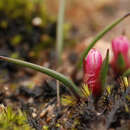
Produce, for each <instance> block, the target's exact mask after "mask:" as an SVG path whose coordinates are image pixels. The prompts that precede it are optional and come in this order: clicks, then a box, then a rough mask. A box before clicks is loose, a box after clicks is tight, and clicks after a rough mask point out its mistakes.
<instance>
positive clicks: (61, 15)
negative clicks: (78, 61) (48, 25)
mask: <svg viewBox="0 0 130 130" xmlns="http://www.w3.org/2000/svg"><path fill="white" fill-rule="evenodd" d="M59 2H60V5H59V14H58V22H57V23H58V24H57V41H56V50H57V60H58V63H60V62H61V54H62V49H63V25H64V12H65V3H66V0H60V1H59Z"/></svg>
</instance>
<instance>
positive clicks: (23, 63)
mask: <svg viewBox="0 0 130 130" xmlns="http://www.w3.org/2000/svg"><path fill="white" fill-rule="evenodd" d="M0 59H1V60H5V61H8V62H11V63H14V64H17V65H21V66H23V67H27V68H30V69H33V70H36V71H40V72H42V73H44V74H47V75H48V76H51V77H53V78H55V79H57V80H59V81H60V82H62V83H63V84H64V85H65V86H66V87H68V88H69V90H71V92H72V94H74V95H75V96H76V97H80V96H81V95H82V94H81V91H80V90H79V88H78V87H77V86H76V85H75V84H74V83H73V82H72V80H70V79H69V78H67V77H66V76H64V75H62V74H61V73H58V72H56V71H54V70H51V69H49V68H46V67H42V66H40V65H36V64H32V63H29V62H26V61H22V60H18V59H13V58H9V57H4V56H0Z"/></svg>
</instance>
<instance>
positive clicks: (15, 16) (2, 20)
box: [0, 0, 130, 73]
mask: <svg viewBox="0 0 130 130" xmlns="http://www.w3.org/2000/svg"><path fill="white" fill-rule="evenodd" d="M129 5H130V0H98V1H97V0H66V8H65V20H64V50H63V57H62V58H63V61H64V60H66V55H67V53H68V52H71V51H72V48H75V49H73V50H75V51H76V55H80V53H81V52H82V51H83V49H84V48H85V47H86V46H87V45H85V47H84V44H86V43H87V44H89V42H88V41H90V40H91V39H92V38H93V37H94V36H95V35H96V34H97V33H98V32H99V31H101V30H102V29H103V28H104V27H106V26H107V25H108V24H110V23H111V22H112V21H114V20H116V19H117V18H119V17H121V16H123V15H124V14H126V13H128V12H129V11H130V8H129ZM58 8H59V0H0V55H5V56H10V57H13V58H20V59H24V60H26V61H30V62H34V63H38V64H42V65H43V63H45V61H46V62H47V61H48V62H49V66H51V65H52V64H53V63H54V62H55V48H56V28H57V16H58ZM129 21H130V18H127V19H126V20H124V21H123V22H122V23H120V24H119V25H118V26H116V27H115V28H114V29H113V30H112V31H110V32H109V33H108V34H107V35H106V36H105V37H104V38H103V40H102V41H101V42H100V44H99V48H101V50H102V51H104V50H105V52H106V48H109V46H110V45H109V42H110V41H111V40H112V38H114V37H116V36H118V35H120V34H122V33H123V34H124V33H125V35H127V36H128V38H130V25H129ZM104 43H106V44H104ZM107 43H108V44H107ZM74 56H75V55H73V54H71V55H70V59H71V60H72V62H73V63H75V60H76V59H75V58H74ZM0 64H1V69H2V70H3V69H4V68H8V70H9V71H11V72H16V70H17V67H14V65H13V66H12V64H7V63H3V62H0ZM45 65H46V64H45ZM47 65H48V64H47ZM2 73H3V72H2Z"/></svg>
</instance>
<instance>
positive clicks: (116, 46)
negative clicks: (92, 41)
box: [112, 36, 130, 72]
mask: <svg viewBox="0 0 130 130" xmlns="http://www.w3.org/2000/svg"><path fill="white" fill-rule="evenodd" d="M129 47H130V42H129V41H128V39H127V38H126V37H125V36H120V37H117V38H115V39H113V40H112V50H113V53H114V56H113V60H112V67H113V69H114V70H115V71H116V72H119V71H122V70H120V68H119V67H118V64H117V58H118V56H119V54H122V56H123V58H124V61H125V65H126V67H125V68H124V69H126V68H128V67H130V64H129V58H128V51H129Z"/></svg>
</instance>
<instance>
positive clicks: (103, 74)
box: [100, 50, 109, 89]
mask: <svg viewBox="0 0 130 130" xmlns="http://www.w3.org/2000/svg"><path fill="white" fill-rule="evenodd" d="M108 65H109V50H107V53H106V57H105V59H104V61H103V64H102V67H101V72H100V80H101V85H102V89H104V87H105V83H106V78H107V72H108Z"/></svg>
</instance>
